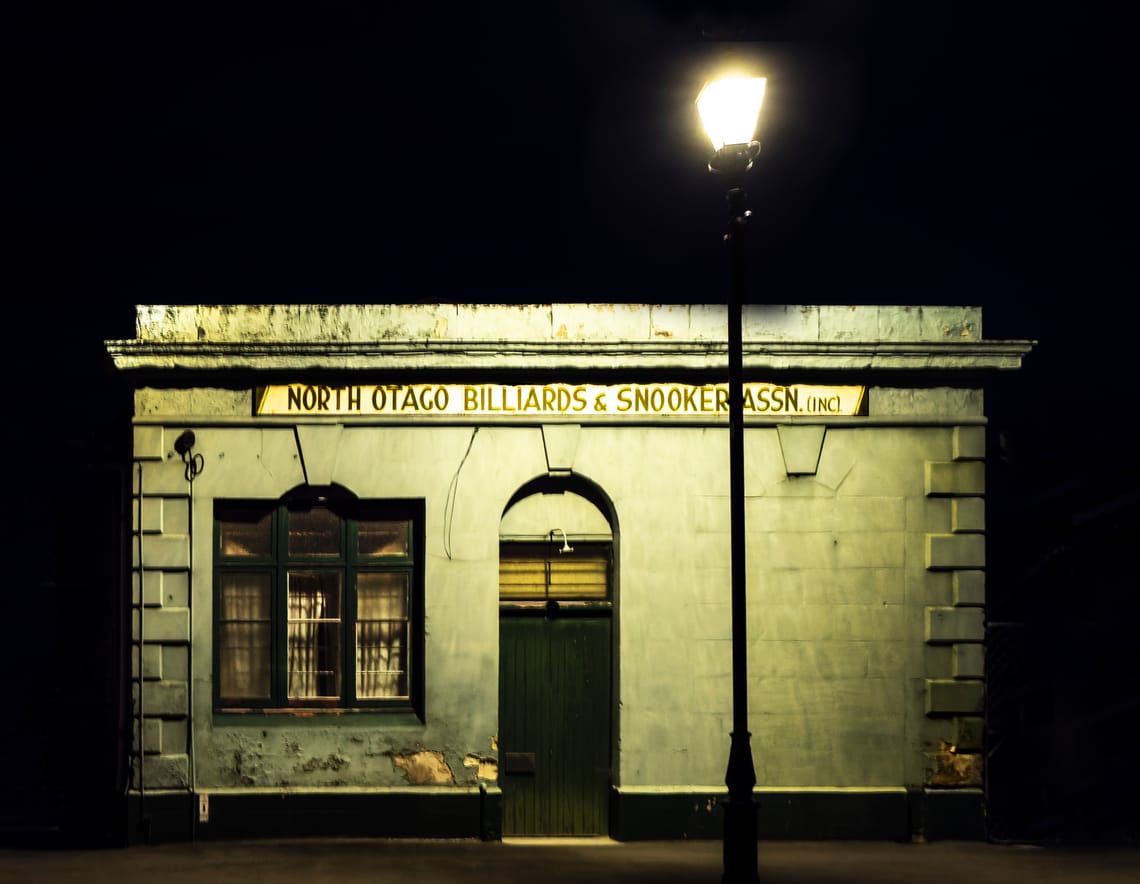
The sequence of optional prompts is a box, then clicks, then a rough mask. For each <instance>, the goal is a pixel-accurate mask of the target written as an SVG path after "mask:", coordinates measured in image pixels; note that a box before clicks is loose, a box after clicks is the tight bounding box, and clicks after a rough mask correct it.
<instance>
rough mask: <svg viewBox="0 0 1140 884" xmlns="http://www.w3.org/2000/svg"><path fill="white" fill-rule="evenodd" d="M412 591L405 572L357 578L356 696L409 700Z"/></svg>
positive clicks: (370, 573)
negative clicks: (409, 641) (409, 624)
mask: <svg viewBox="0 0 1140 884" xmlns="http://www.w3.org/2000/svg"><path fill="white" fill-rule="evenodd" d="M408 587H409V576H408V574H406V573H403V572H393V571H388V572H362V573H360V574H358V575H357V578H356V696H357V697H358V698H359V699H362V700H376V699H382V698H387V697H407V696H408V662H407V661H408Z"/></svg>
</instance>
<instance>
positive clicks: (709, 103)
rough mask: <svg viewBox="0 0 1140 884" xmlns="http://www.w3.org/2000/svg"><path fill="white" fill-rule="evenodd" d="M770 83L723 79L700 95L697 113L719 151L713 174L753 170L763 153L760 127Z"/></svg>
mask: <svg viewBox="0 0 1140 884" xmlns="http://www.w3.org/2000/svg"><path fill="white" fill-rule="evenodd" d="M767 82H768V81H767V79H766V78H765V77H743V76H731V77H723V78H720V79H717V80H712V81H711V82H709V83H707V84H706V85H705V87H704V88H703V89H702V90H701V94H700V95H698V96H697V111H698V113H700V115H701V122H702V123H703V124H704V127H705V132H706V133H707V134H708V137H709V141H711V142H712V146H713V150H714V151H716V155H715V156H714V158H713V160H712V161H711V162H710V163H709V171H710V172H718V173H727V174H739V173H743V172H747V171H748V170H749V169H750V168H752V163H753V161H754V160H755V159H756V157H757V156H758V155H759V153H760V143H759V142H758V141H756V128H757V125H758V123H759V120H760V107H761V105H762V104H763V103H764V89H765V87H766V85H767Z"/></svg>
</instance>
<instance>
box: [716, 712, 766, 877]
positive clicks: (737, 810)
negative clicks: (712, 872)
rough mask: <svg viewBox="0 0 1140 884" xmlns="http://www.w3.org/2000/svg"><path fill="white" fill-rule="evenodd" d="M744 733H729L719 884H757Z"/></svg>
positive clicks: (751, 776)
mask: <svg viewBox="0 0 1140 884" xmlns="http://www.w3.org/2000/svg"><path fill="white" fill-rule="evenodd" d="M751 736H752V735H751V734H750V733H748V732H747V731H744V732H743V733H739V732H737V731H733V732H732V734H731V735H730V738H731V741H732V742H731V743H730V745H729V753H728V771H727V772H726V774H725V778H724V779H725V784H726V785H727V786H728V800H727V801H725V803H724V874H723V875H722V876H721V881H722V882H723V884H757V882H758V881H759V873H758V871H757V859H756V854H757V834H756V800H755V799H754V798H753V797H752V787H753V786H755V785H756V773H755V769H754V768H753V766H752V748H751V746H750V745H749V738H750V737H751Z"/></svg>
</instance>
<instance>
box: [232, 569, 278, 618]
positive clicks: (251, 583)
mask: <svg viewBox="0 0 1140 884" xmlns="http://www.w3.org/2000/svg"><path fill="white" fill-rule="evenodd" d="M221 581H222V610H221V615H220V616H221V619H222V620H268V619H269V575H268V574H223V575H222V577H221Z"/></svg>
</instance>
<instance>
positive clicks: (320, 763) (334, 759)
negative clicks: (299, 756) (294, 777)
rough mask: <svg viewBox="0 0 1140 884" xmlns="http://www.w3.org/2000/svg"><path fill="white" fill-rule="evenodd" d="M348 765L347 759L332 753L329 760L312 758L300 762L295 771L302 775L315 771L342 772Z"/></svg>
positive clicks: (294, 766)
mask: <svg viewBox="0 0 1140 884" xmlns="http://www.w3.org/2000/svg"><path fill="white" fill-rule="evenodd" d="M348 764H349V760H348V759H347V758H345V757H344V756H343V755H339V754H337V753H335V752H333V753H330V754H329V755H328V757H327V758H310V759H309V760H308V761H306V762H303V763H301V762H298V763H297V764H295V765H293V770H295V771H299V772H301V773H312V772H313V771H315V770H340V769H341V768H342V767H346V766H347V765H348Z"/></svg>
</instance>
